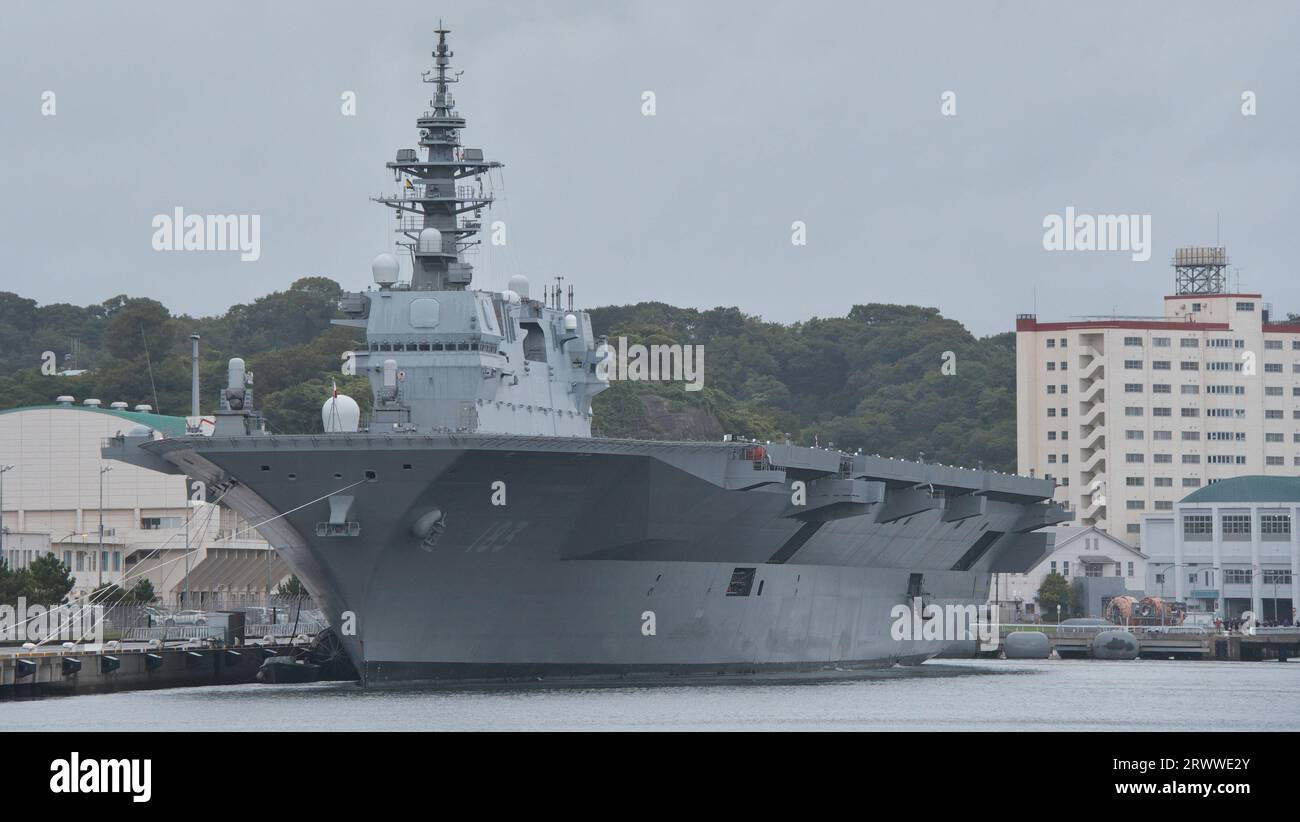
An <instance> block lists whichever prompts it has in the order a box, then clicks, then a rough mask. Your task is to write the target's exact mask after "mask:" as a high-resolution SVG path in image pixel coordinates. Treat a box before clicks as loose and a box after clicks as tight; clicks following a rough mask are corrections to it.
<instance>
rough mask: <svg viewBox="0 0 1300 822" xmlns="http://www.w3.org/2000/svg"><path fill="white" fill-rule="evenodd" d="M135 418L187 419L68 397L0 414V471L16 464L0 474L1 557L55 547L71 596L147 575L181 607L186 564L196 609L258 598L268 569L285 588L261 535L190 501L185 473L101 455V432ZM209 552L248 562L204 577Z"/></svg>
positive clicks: (175, 428)
mask: <svg viewBox="0 0 1300 822" xmlns="http://www.w3.org/2000/svg"><path fill="white" fill-rule="evenodd" d="M88 402H95V401H93V400H92V401H88ZM137 425H147V426H149V427H150V428H153V429H154V430H155V431H157V432H159V433H160V434H164V435H178V434H183V433H184V431H185V420H184V418H182V417H168V416H162V415H158V414H152V413H141V412H133V411H127V410H125V409H124V408H121V407H114V408H103V407H100V406H98V405H73V404H71V403H63V404H59V405H51V406H38V407H33V408H17V409H12V410H8V411H0V467H4V466H13V467H12V468H10V469H9V470H8V471H6V472H5V473H3V474H2V475H0V482H3V487H2V488H0V491H2V493H0V512H2V517H0V520H2V521H0V556H3V557H4V559H5V561H6V562H7V563H8V564H9V565H10V567H15V568H22V567H26V566H27V565H29V564H30V563H31V562H32V560H34V559H35V558H36V557H37V556H40V554H42V553H53V554H54V555H55V556H57V557H59V558H60V559H61V560H62V561H63V562H64V564H65V565H67V566H68V567H69V569H71V571H72V574H73V576H74V578H75V579H76V586H75V588H74V589H73V592H74V594H79V593H84V592H86V591H90V590H93V589H95V588H97V587H98V586H99V585H100V584H102V583H114V584H117V585H122V586H123V587H128V588H129V587H131V586H132V585H134V584H135V582H136V580H137V579H139V578H141V577H144V578H147V579H149V581H150V582H151V583H152V584H153V586H154V591H155V592H156V593H157V594H158V595H159V596H160V597H161V598H162V600H163V601H164V602H167V603H176V604H181V603H180V602H179V600H180V599H181V598H182V597H183V595H184V590H185V586H184V583H185V579H186V576H187V571H188V572H189V574H188V575H189V578H190V583H191V587H190V590H191V593H192V597H191V600H190V601H191V603H192V604H191V605H190V606H189V607H196V608H197V607H202V606H203V605H205V604H207V600H209V599H210V598H211V597H213V596H214V595H216V594H222V595H223V598H225V599H227V600H229V599H231V598H233V599H236V600H238V599H239V598H240V596H241V595H243V594H249V595H251V594H253V593H258V594H260V593H262V592H264V590H265V588H266V587H267V583H266V578H267V576H268V575H269V576H270V577H271V579H272V583H273V584H278V583H279V582H280V581H281V580H282V579H283V578H284V577H285V576H286V575H287V570H286V569H285V566H284V565H283V563H282V562H281V561H279V560H278V559H276V558H274V556H273V555H270V556H269V558H270V559H271V560H272V561H271V562H270V564H269V567H268V563H267V559H268V554H267V547H268V546H267V544H266V542H265V540H263V539H261V537H260V536H258V535H257V533H256V532H254V531H253V530H252V529H250V528H249V526H248V524H247V523H246V522H244V521H243V520H242V519H240V518H239V517H238V516H237V515H236V514H235V513H234V512H233V511H231V510H230V509H228V508H225V507H224V506H219V505H212V504H209V503H200V502H194V503H190V504H189V505H188V507H187V502H188V500H187V497H186V493H185V479H184V477H181V476H177V475H173V474H162V473H158V472H156V471H150V470H148V469H144V468H138V467H136V466H133V465H128V464H126V463H121V462H115V461H107V460H104V459H102V458H101V456H100V451H99V449H100V443H101V441H102V440H103V439H105V438H107V437H112V436H114V435H116V434H118V433H125V432H126V431H129V430H131V429H132V428H134V427H135V426H137ZM101 469H109V470H107V471H105V472H104V473H102V474H101ZM101 480H102V485H101ZM101 491H102V494H103V508H102V512H103V536H102V546H103V549H102V552H101V549H100V546H101V534H100V511H101V508H100V502H99V500H100V494H101ZM187 510H188V512H189V516H190V527H189V529H188V530H189V538H188V542H189V546H190V549H191V550H190V551H189V552H188V556H187V552H186V542H187V540H186V530H187V529H186V527H185V517H186V513H187ZM209 550H212V551H213V554H212V556H213V558H214V559H216V558H220V560H221V565H220V567H222V568H231V567H236V566H235V565H234V564H232V563H231V562H230V557H231V556H232V552H234V554H237V555H240V556H242V559H243V560H244V561H243V562H242V563H240V564H239V565H238V567H239V568H245V567H246V568H247V570H246V571H245V572H244V573H241V574H238V575H233V576H232V575H229V574H226V575H220V576H214V575H213V574H212V573H211V571H212V568H208V569H206V571H203V572H202V573H200V571H201V569H202V566H203V563H204V562H205V560H206V559H207V558H208V556H209ZM241 552H242V553H241ZM187 565H188V567H187ZM196 579H198V580H199V581H200V582H202V585H201V586H195V584H194V583H195V580H196ZM250 598H251V596H250Z"/></svg>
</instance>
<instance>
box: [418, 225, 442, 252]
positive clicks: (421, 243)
mask: <svg viewBox="0 0 1300 822" xmlns="http://www.w3.org/2000/svg"><path fill="white" fill-rule="evenodd" d="M416 242H417V243H418V245H417V246H416V252H417V253H419V252H432V253H437V252H440V251H442V232H441V231H439V230H438V229H436V228H426V229H424V230H422V231H421V232H420V239H419V240H417V241H416Z"/></svg>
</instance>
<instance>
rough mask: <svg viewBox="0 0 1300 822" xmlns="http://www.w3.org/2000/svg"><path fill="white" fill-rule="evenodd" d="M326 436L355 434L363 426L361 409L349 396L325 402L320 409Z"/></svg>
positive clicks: (341, 395) (345, 395)
mask: <svg viewBox="0 0 1300 822" xmlns="http://www.w3.org/2000/svg"><path fill="white" fill-rule="evenodd" d="M320 419H321V423H322V424H324V426H325V433H326V434H344V433H355V432H356V430H357V428H359V427H360V425H361V407H360V406H359V405H357V401H356V400H354V399H352V398H351V397H349V396H348V395H347V394H339V395H338V396H336V397H330V398H329V399H327V400H325V404H324V405H323V406H321V409H320Z"/></svg>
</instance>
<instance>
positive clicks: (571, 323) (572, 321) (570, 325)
mask: <svg viewBox="0 0 1300 822" xmlns="http://www.w3.org/2000/svg"><path fill="white" fill-rule="evenodd" d="M564 330H565V331H568V332H570V333H572V332H574V331H577V330H578V318H577V317H576V316H575V315H573V314H565V315H564Z"/></svg>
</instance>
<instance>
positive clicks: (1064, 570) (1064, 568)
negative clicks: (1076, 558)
mask: <svg viewBox="0 0 1300 822" xmlns="http://www.w3.org/2000/svg"><path fill="white" fill-rule="evenodd" d="M1069 575H1070V561H1069V560H1068V559H1065V560H1061V576H1063V577H1068V576H1069Z"/></svg>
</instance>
